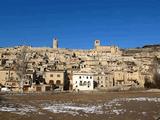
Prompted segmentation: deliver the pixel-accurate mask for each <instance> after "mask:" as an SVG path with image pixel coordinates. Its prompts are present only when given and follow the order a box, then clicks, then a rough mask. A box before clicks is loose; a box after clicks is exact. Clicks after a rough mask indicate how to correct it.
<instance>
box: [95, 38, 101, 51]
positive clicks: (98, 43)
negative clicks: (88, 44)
mask: <svg viewBox="0 0 160 120" xmlns="http://www.w3.org/2000/svg"><path fill="white" fill-rule="evenodd" d="M100 44H101V43H100V40H95V41H94V48H95V49H96V48H97V46H100Z"/></svg>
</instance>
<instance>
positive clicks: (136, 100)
mask: <svg viewBox="0 0 160 120" xmlns="http://www.w3.org/2000/svg"><path fill="white" fill-rule="evenodd" d="M0 120H160V93H159V92H144V91H143V92H91V93H48V94H29V95H28V94H24V95H0Z"/></svg>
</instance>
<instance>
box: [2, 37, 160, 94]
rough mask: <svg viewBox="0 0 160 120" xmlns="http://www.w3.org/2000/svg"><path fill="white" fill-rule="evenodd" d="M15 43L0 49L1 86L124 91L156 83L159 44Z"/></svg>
mask: <svg viewBox="0 0 160 120" xmlns="http://www.w3.org/2000/svg"><path fill="white" fill-rule="evenodd" d="M58 42H59V41H58V39H56V38H54V39H53V48H49V47H48V48H47V47H46V48H43V47H42V48H41V47H40V48H38V47H31V46H17V47H12V48H0V88H1V90H2V88H7V89H9V90H10V91H13V92H46V91H54V90H60V91H65V90H70V91H83V90H86V91H87V90H90V91H94V90H112V89H119V90H127V89H131V88H145V87H150V85H151V83H153V85H152V86H154V85H155V84H156V80H155V79H156V78H155V77H156V74H160V67H159V66H160V46H159V45H148V46H144V47H143V48H135V49H121V48H119V47H118V46H102V45H101V43H100V42H101V41H100V40H95V43H93V44H94V48H93V49H89V50H78V49H65V48H59V47H58ZM155 86H156V85H155Z"/></svg>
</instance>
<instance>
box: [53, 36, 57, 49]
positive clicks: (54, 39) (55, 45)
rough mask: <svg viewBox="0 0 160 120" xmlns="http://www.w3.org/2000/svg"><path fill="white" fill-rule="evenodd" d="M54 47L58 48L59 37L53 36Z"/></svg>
mask: <svg viewBox="0 0 160 120" xmlns="http://www.w3.org/2000/svg"><path fill="white" fill-rule="evenodd" d="M53 48H54V49H57V48H58V39H57V38H53Z"/></svg>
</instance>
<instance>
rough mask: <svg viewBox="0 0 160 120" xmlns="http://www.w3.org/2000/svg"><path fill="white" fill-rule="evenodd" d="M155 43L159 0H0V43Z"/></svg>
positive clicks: (158, 39)
mask: <svg viewBox="0 0 160 120" xmlns="http://www.w3.org/2000/svg"><path fill="white" fill-rule="evenodd" d="M53 37H57V38H58V39H59V46H60V47H61V48H79V49H89V48H92V47H93V43H94V40H95V39H100V40H101V42H102V44H103V45H118V46H119V47H121V48H133V47H139V46H143V45H145V44H160V1H159V0H0V47H7V46H16V45H23V44H25V45H31V46H42V47H44V46H48V47H51V46H52V39H53Z"/></svg>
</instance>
